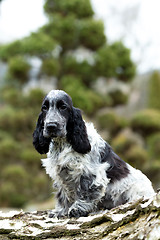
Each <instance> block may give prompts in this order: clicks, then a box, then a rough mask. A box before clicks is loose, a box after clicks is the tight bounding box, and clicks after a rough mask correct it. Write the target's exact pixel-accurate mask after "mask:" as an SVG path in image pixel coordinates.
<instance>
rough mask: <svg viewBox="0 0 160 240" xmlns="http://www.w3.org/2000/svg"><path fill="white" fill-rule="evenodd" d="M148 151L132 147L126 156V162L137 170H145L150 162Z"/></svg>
mask: <svg viewBox="0 0 160 240" xmlns="http://www.w3.org/2000/svg"><path fill="white" fill-rule="evenodd" d="M148 158H149V157H148V153H147V151H146V150H145V149H144V148H142V147H140V146H132V147H131V148H130V149H129V150H128V151H127V152H126V154H125V160H127V162H128V163H129V164H131V165H132V166H133V167H135V168H139V169H144V168H145V165H146V164H147V162H148Z"/></svg>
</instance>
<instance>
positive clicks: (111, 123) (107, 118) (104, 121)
mask: <svg viewBox="0 0 160 240" xmlns="http://www.w3.org/2000/svg"><path fill="white" fill-rule="evenodd" d="M97 121H98V125H99V127H100V128H102V129H106V130H108V131H109V132H110V133H111V134H116V133H117V132H118V131H119V130H120V129H122V128H123V127H125V126H127V121H126V119H124V118H123V117H120V116H118V115H117V114H116V113H115V112H113V111H108V112H106V113H101V114H99V115H98V116H97Z"/></svg>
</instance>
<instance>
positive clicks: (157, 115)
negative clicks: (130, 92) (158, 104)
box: [131, 109, 160, 136]
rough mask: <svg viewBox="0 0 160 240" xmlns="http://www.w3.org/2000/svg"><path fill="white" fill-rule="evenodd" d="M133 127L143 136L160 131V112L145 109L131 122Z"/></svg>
mask: <svg viewBox="0 0 160 240" xmlns="http://www.w3.org/2000/svg"><path fill="white" fill-rule="evenodd" d="M131 127H132V128H133V129H134V130H135V131H137V132H139V133H140V134H142V135H143V136H148V135H150V134H152V133H155V132H157V131H160V111H158V110H154V109H145V110H142V111H140V112H138V113H136V114H135V116H133V118H132V120H131Z"/></svg>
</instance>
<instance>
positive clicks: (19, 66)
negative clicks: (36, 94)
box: [8, 56, 31, 83]
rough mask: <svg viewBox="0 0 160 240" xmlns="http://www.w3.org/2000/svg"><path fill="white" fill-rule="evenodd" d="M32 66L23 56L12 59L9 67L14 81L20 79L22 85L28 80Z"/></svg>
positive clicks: (9, 72)
mask: <svg viewBox="0 0 160 240" xmlns="http://www.w3.org/2000/svg"><path fill="white" fill-rule="evenodd" d="M30 67H31V66H30V64H29V63H28V62H27V61H26V60H25V58H24V57H22V56H15V57H12V58H10V60H9V65H8V74H9V76H10V78H12V79H18V80H19V81H20V82H21V83H25V82H26V81H27V80H28V72H29V70H30Z"/></svg>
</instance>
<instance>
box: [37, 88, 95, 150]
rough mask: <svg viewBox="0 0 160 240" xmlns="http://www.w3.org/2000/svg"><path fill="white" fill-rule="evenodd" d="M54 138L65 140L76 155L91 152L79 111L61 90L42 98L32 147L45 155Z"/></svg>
mask: <svg viewBox="0 0 160 240" xmlns="http://www.w3.org/2000/svg"><path fill="white" fill-rule="evenodd" d="M54 138H65V139H66V140H67V141H68V142H69V143H70V144H71V145H72V147H73V149H74V150H75V151H76V152H78V153H83V154H85V153H87V152H89V151H90V150H91V146H90V143H89V140H88V136H87V132H86V126H85V123H84V121H83V119H82V116H81V111H80V110H79V109H77V108H75V107H73V103H72V99H71V97H70V96H69V95H68V94H67V93H65V92H64V91H61V90H52V91H50V92H49V93H48V94H47V96H46V97H45V98H44V100H43V103H42V107H41V112H40V114H39V118H38V121H37V126H36V129H35V131H34V133H33V145H34V146H35V148H36V150H37V151H38V152H39V153H41V154H43V153H47V152H48V151H49V144H50V141H51V139H53V140H54Z"/></svg>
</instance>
